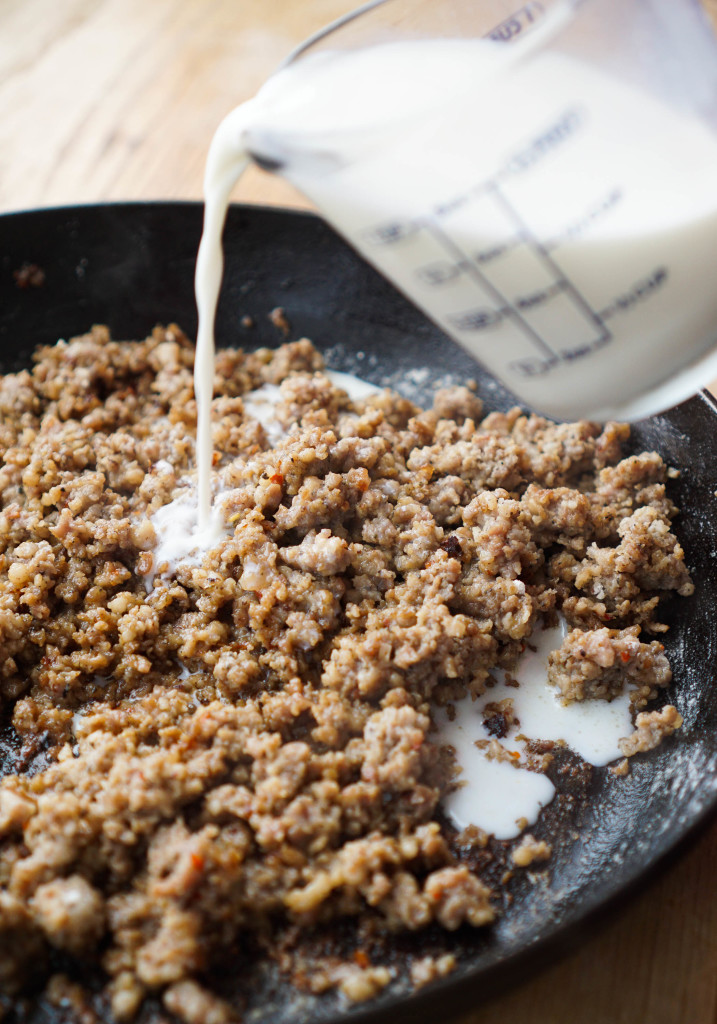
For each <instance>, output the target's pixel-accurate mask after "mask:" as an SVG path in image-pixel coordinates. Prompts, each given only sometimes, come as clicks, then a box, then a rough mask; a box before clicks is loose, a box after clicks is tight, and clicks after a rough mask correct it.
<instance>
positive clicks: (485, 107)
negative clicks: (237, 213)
mask: <svg viewBox="0 0 717 1024" xmlns="http://www.w3.org/2000/svg"><path fill="white" fill-rule="evenodd" d="M252 103H253V104H254V105H255V106H254V109H253V111H252V118H251V122H252V123H251V124H250V125H249V127H248V128H247V129H246V131H245V133H244V139H243V144H244V145H245V146H246V149H247V150H248V152H249V153H250V154H251V155H252V156H253V158H254V159H255V160H257V161H258V162H259V163H260V164H262V165H263V166H265V167H268V168H270V169H271V170H274V171H276V172H277V173H280V174H281V175H282V176H284V177H286V178H287V179H288V180H290V181H291V182H292V183H293V184H295V185H296V186H297V187H298V188H299V189H301V190H302V191H303V192H304V193H305V194H306V195H308V196H309V197H310V198H311V199H312V200H313V201H314V202H315V203H316V204H317V206H318V207H319V209H320V210H321V211H322V213H323V214H324V215H325V216H326V218H327V219H328V220H329V221H330V222H331V223H332V224H333V225H334V226H335V227H336V228H337V229H338V230H339V231H340V232H341V233H342V234H343V235H344V236H345V237H346V238H347V239H348V240H349V241H350V242H351V243H352V244H353V245H354V246H355V247H356V248H357V249H358V250H359V251H360V252H361V253H362V254H363V255H364V256H365V257H366V258H367V259H368V260H369V261H370V262H372V263H373V264H374V265H375V266H376V267H377V268H378V269H379V270H380V271H382V272H383V273H384V274H385V275H386V276H387V277H388V278H389V279H391V280H392V281H393V282H394V283H395V284H396V285H397V286H398V287H399V288H400V289H401V290H402V291H403V292H404V293H405V294H406V295H408V296H409V297H410V298H411V299H412V300H413V301H414V302H415V303H416V304H417V305H418V306H420V307H421V308H422V309H423V310H424V311H425V312H426V313H427V314H428V315H429V316H430V317H431V318H432V319H433V320H434V321H435V322H436V323H438V324H439V325H440V326H441V327H442V328H443V329H444V330H445V331H446V332H447V333H448V334H449V335H450V336H451V337H453V338H454V339H455V340H456V341H458V342H459V343H460V344H461V345H463V346H464V347H465V348H467V349H468V350H469V351H470V352H471V353H472V354H473V355H474V356H475V357H476V358H477V359H479V360H480V362H482V363H483V364H484V365H485V366H486V367H487V368H488V369H489V370H490V371H491V372H492V373H493V374H495V375H496V376H498V377H499V378H501V379H502V380H503V381H504V382H505V383H506V384H507V385H508V386H509V387H510V388H511V389H512V390H513V391H514V392H515V393H516V395H517V396H518V397H519V398H520V399H521V400H522V401H524V402H526V403H528V404H529V405H530V406H532V407H533V408H535V409H538V410H540V411H543V412H546V413H548V414H550V415H553V416H556V417H558V418H563V419H570V418H575V417H578V416H585V415H589V416H593V417H595V418H608V417H613V416H614V417H619V418H627V419H637V418H640V417H642V416H645V415H648V414H651V413H653V412H657V411H659V410H661V409H663V408H665V407H667V406H669V405H672V404H674V403H675V402H677V401H680V400H681V399H683V398H685V397H687V396H688V395H689V394H691V393H693V392H694V391H696V390H697V389H698V387H699V386H701V385H702V384H704V383H706V382H707V381H708V380H709V379H711V377H713V376H714V375H715V374H717V288H715V286H714V283H713V277H714V270H713V268H714V267H715V265H716V263H717V132H716V131H715V129H716V128H717V45H716V44H715V41H714V38H713V36H712V33H711V30H710V28H709V25H708V24H707V22H706V19H705V17H704V15H703V13H702V10H701V8H700V7H699V4H698V3H697V2H696V0H552V2H551V0H541V2H538V0H529V2H527V3H525V4H524V5H523V6H516V2H515V0H484V2H483V3H481V4H480V5H476V4H475V3H469V2H467V0H440V2H439V3H436V2H430V3H429V2H426V0H379V2H378V3H372V4H368V5H366V6H365V7H364V8H361V9H360V10H359V11H358V12H355V13H354V14H353V15H350V16H347V18H345V19H342V20H341V21H340V22H339V23H336V24H335V25H334V26H331V27H330V28H329V30H327V31H324V32H323V33H320V34H319V35H318V36H317V37H314V38H313V39H312V40H309V41H308V42H307V43H306V44H305V45H304V46H303V47H301V48H300V49H299V50H298V51H297V52H295V54H293V55H292V57H291V58H290V60H289V61H288V62H287V64H286V65H285V66H284V67H283V69H281V70H280V71H279V72H278V73H277V74H276V75H275V76H273V77H272V79H270V80H269V82H268V83H267V84H266V85H265V86H264V88H263V89H262V90H261V91H260V93H259V94H258V95H257V97H256V99H255V100H254V101H252Z"/></svg>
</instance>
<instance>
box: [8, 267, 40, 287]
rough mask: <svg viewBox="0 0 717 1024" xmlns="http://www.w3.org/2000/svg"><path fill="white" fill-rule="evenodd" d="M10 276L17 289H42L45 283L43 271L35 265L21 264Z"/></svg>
mask: <svg viewBox="0 0 717 1024" xmlns="http://www.w3.org/2000/svg"><path fill="white" fill-rule="evenodd" d="M12 276H13V277H14V278H15V284H16V285H17V287H18V288H42V286H43V284H44V283H45V271H44V270H43V269H42V267H39V266H38V265H37V263H23V265H22V266H21V267H18V269H17V270H13V272H12Z"/></svg>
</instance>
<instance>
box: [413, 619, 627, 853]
mask: <svg viewBox="0 0 717 1024" xmlns="http://www.w3.org/2000/svg"><path fill="white" fill-rule="evenodd" d="M565 633H566V629H565V628H564V627H563V626H562V625H561V626H558V627H556V628H552V629H545V630H543V629H541V628H540V627H539V626H538V628H536V630H535V631H534V633H533V635H532V636H531V637H530V641H529V642H530V644H531V646H532V647H534V648H535V650H531V649H530V648H528V649H527V650H526V652H525V654H524V655H523V657H522V658H521V660H520V662H519V663H518V666H517V668H516V669H515V671H514V672H513V676H514V678H515V679H517V680H518V681H519V682H520V684H521V685H520V686H519V687H518V688H516V687H514V686H509V685H508V684H507V683H506V682H505V681H504V680H503V679H502V677H499V680H500V681H499V682H498V684H497V685H496V686H494V687H492V688H490V689H488V690H487V691H486V693H484V694H483V695H482V696H481V697H479V698H478V699H477V700H472V699H471V698H470V697H466V698H464V699H463V700H461V701H457V702H456V703H455V704H454V707H455V710H456V715H455V718H454V720H453V721H450V720H449V718H448V715H447V714H446V712H445V711H443V710H441V711H440V712H439V713H438V714H437V715H436V720H437V725H438V734H437V735H436V734H435V733H434V735H433V739H434V740H436V741H437V742H442V743H446V744H450V745H451V746H453V747H454V748H455V751H456V759H457V761H458V764H459V765H460V766H461V768H462V774H461V775H460V776H459V778H460V780H461V781H462V782H464V785H462V786H461V787H460V788H458V789H457V790H455V791H454V792H453V793H451V794H450V795H449V796H448V797H447V798H446V800H445V801H444V808H445V810H446V812H447V814H448V816H449V817H450V818H451V820H452V821H453V823H454V824H455V825H456V827H458V828H465V827H466V826H467V825H476V826H477V827H479V828H482V829H484V830H485V831H486V832H491V833H493V834H494V835H495V836H496V837H497V838H498V839H511V838H513V837H514V836H517V835H518V834H519V833H520V831H521V828H520V827H519V825H518V824H517V822H518V820H519V819H521V818H525V819H527V821H528V823H529V824H532V823H533V822H534V821H535V820H536V819H537V817H538V814H539V813H540V809H541V808H542V807H544V806H545V805H546V804H548V803H550V801H551V800H552V799H553V796H554V795H555V787H554V786H553V784H552V782H550V780H549V779H548V778H546V777H545V775H541V774H539V773H537V772H532V771H528V769H527V768H523V767H514V766H513V765H512V764H509V763H507V762H505V761H497V760H492V759H489V758H488V757H487V756H486V754H485V753H484V751H483V750H482V749H480V748H478V747H476V745H475V741H476V740H490V739H491V738H493V737H491V734H490V732H489V731H488V729H487V728H486V726H485V725H484V723H483V709H484V708H485V706H486V704H492V703H497V702H499V701H502V700H505V699H506V698H510V699H511V700H512V701H513V704H514V710H515V715H516V717H517V719H518V722H519V723H520V724H519V725H514V726H513V727H512V728H510V730H509V731H508V733H507V734H506V736H505V737H504V738H503V739H502V740H501V742H502V744H503V746H504V747H506V748H507V749H508V750H510V751H512V752H514V753H520V754H521V758H522V760H524V757H522V752H523V743H522V742H521V741H519V740H517V739H516V737H517V736H518V735H519V734H520V735H524V736H527V737H528V738H529V739H533V740H564V741H565V743H567V745H568V746H569V747H570V749H571V750H573V751H574V752H575V753H576V754H579V755H580V757H582V758H583V759H584V760H585V761H587V762H589V763H590V764H593V765H606V764H609V762H610V761H614V760H615V759H616V758H618V757H620V756H621V754H620V749H619V747H618V740H619V739H621V738H622V737H624V736H629V735H630V733H631V732H632V728H633V726H632V719H631V716H630V695H629V693H627V692H626V693H624V694H622V695H621V696H620V697H617V698H615V700H613V701H611V702H610V703H608V702H607V701H604V700H585V701H580V702H578V701H576V702H574V703H572V704H569V705H567V706H563V705H562V704H560V703H559V702H558V699H557V697H556V696H555V692H554V690H553V688H552V687H549V686H548V685H547V683H546V677H547V663H548V655H549V653H550V652H551V651H552V650H554V649H555V648H556V647H559V646H560V643H561V642H562V640H563V638H564V636H565ZM516 760H517V759H516Z"/></svg>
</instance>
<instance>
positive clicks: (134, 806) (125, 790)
mask: <svg viewBox="0 0 717 1024" xmlns="http://www.w3.org/2000/svg"><path fill="white" fill-rule="evenodd" d="M193 358H194V350H193V347H192V345H191V344H190V342H189V341H188V340H187V338H186V337H185V336H184V335H183V334H182V332H181V331H180V330H179V328H177V327H174V326H172V327H170V328H167V329H163V328H157V329H156V330H155V331H154V332H153V334H152V336H151V337H150V338H148V339H147V340H146V341H142V342H122V343H118V342H114V341H112V340H111V339H110V337H109V335H108V332H107V330H106V329H105V328H101V327H97V328H94V329H93V331H92V332H91V333H90V334H88V335H86V336H84V337H80V338H76V339H73V340H71V341H70V342H68V343H65V342H61V343H58V344H57V345H56V346H54V347H52V348H45V349H42V350H41V351H40V352H39V353H38V354H37V357H36V360H35V364H34V368H33V369H32V371H29V372H21V373H18V374H14V375H7V376H5V377H4V378H2V379H1V381H0V410H1V420H2V424H1V427H0V440H1V444H2V455H3V463H2V467H1V468H0V478H1V479H0V488H1V490H2V513H1V514H0V521H1V523H2V530H1V534H0V536H1V544H2V548H1V552H2V553H1V554H0V559H1V562H0V581H1V582H0V700H1V702H2V715H3V723H4V725H3V727H4V730H5V732H4V733H3V736H5V737H6V739H7V745H6V746H7V749H8V750H9V751H12V749H14V750H15V753H14V754H13V753H9V754H8V755H7V756H8V759H9V760H8V763H7V764H6V766H5V777H4V778H3V779H2V782H0V990H1V991H3V992H5V993H6V994H8V993H9V994H10V995H12V994H13V993H18V992H19V991H21V990H22V988H23V986H24V985H26V984H32V985H35V986H36V985H37V984H38V983H39V985H40V987H42V986H43V985H44V986H46V988H45V992H46V997H47V998H48V999H49V1000H50V1001H51V1002H52V1001H53V1000H54V1001H57V1000H59V1001H60V1002H62V1000H64V1001H65V1002H64V1004H63V1005H66V1006H74V1005H75V1003H76V1002H77V1000H79V1001H80V1003H81V998H82V990H81V986H80V987H79V988H78V985H77V983H75V982H72V981H70V980H69V978H68V977H67V976H66V975H65V974H63V973H61V972H60V973H58V971H57V970H56V969H55V968H53V967H52V964H53V963H55V962H56V956H57V951H60V953H61V954H62V955H63V956H64V957H65V960H64V961H63V962H64V963H68V962H72V958H75V959H76V960H78V961H83V962H88V961H89V962H98V963H99V965H100V966H101V969H102V970H103V971H104V976H105V979H106V992H107V994H108V998H109V1000H110V1004H111V1013H112V1015H113V1017H114V1019H115V1020H117V1021H129V1020H131V1019H132V1018H133V1017H134V1016H135V1015H136V1013H137V1011H138V1009H139V1008H140V1006H141V1004H142V1002H143V1000H144V999H145V997H146V996H147V995H151V994H153V995H155V996H157V997H159V998H160V999H162V1000H163V1002H164V1005H165V1007H166V1010H167V1011H168V1012H170V1013H172V1014H175V1015H177V1016H179V1017H180V1018H182V1019H183V1020H184V1021H186V1022H189V1024H194V1022H197V1024H209V1022H218V1024H222V1022H224V1021H230V1020H233V1019H235V1011H234V1010H232V1009H230V1008H229V1006H228V1005H227V1004H226V1003H225V1002H223V1001H222V999H221V998H220V997H219V996H218V995H217V993H216V992H214V991H212V990H211V987H209V986H208V984H207V983H206V981H205V979H206V977H207V973H208V971H209V970H210V969H211V967H212V964H213V963H214V962H215V960H216V958H217V957H218V956H219V955H220V954H221V952H222V951H223V950H226V949H227V948H229V947H231V945H232V943H234V942H235V941H236V940H237V938H238V937H240V936H242V935H247V934H254V935H257V936H259V935H263V936H266V935H267V934H271V932H272V929H273V928H275V927H276V926H277V923H279V922H281V923H282V924H283V925H286V924H287V923H289V924H293V925H294V926H296V927H297V928H299V929H302V928H308V927H309V926H312V925H316V924H317V923H319V924H320V923H323V922H331V921H336V920H339V919H346V918H357V917H358V918H363V917H366V918H371V920H373V921H374V922H378V923H379V926H380V927H381V928H383V929H384V930H386V931H389V932H396V931H402V930H404V931H405V930H409V931H415V930H419V929H423V928H425V927H426V926H427V925H429V924H430V923H431V922H434V923H437V924H438V925H440V926H442V927H443V928H445V929H456V928H458V927H459V926H461V925H463V924H468V925H470V926H474V927H480V926H484V925H487V924H489V923H490V922H491V921H492V920H493V918H494V915H495V909H494V903H493V902H492V900H491V891H490V890H489V888H488V886H487V884H486V883H485V881H484V880H483V879H482V878H481V877H479V875H478V873H477V872H476V871H475V870H473V869H472V868H471V867H470V866H469V865H468V864H467V863H466V862H465V861H464V860H462V859H461V856H460V853H459V852H458V851H459V849H460V847H459V844H456V843H455V842H454V841H453V837H452V836H451V834H450V828H449V827H448V826H447V825H446V824H445V822H443V823H442V819H441V815H440V808H439V804H440V800H441V797H442V796H443V795H444V794H445V793H446V792H447V791H448V790H449V788H450V787H451V786H453V785H454V784H455V783H454V774H455V765H454V763H453V760H452V756H451V753H450V751H448V750H445V749H442V750H438V749H437V748H436V744H435V742H434V738H432V734H431V713H432V708H433V707H435V706H436V705H437V704H444V705H445V704H447V703H449V702H452V701H453V700H456V699H458V698H460V697H462V696H464V695H465V694H466V693H468V692H470V693H473V694H480V693H482V692H483V691H484V690H485V688H486V685H488V684H489V683H490V673H491V671H492V670H494V669H496V668H497V667H502V668H507V669H511V668H512V667H514V666H515V663H516V661H517V658H518V657H519V654H520V652H521V651H522V650H523V649H524V646H525V644H526V642H527V641H528V640H529V638H530V635H531V632H532V631H533V629H534V628H536V625H537V624H538V623H539V621H541V619H543V620H544V619H546V618H547V619H549V618H550V617H551V616H554V615H555V614H556V612H557V611H561V612H562V614H563V615H564V616H565V618H566V619H567V621H568V623H569V624H570V626H571V627H572V628H573V631H572V632H571V633H570V634H569V636H568V637H567V639H566V641H565V644H564V645H563V647H562V649H561V650H560V651H559V652H556V653H555V654H554V656H553V658H552V663H551V670H550V671H551V680H552V682H553V683H554V684H555V685H556V686H557V687H558V689H559V691H560V692H561V694H562V697H563V699H565V700H585V699H595V698H599V697H603V698H608V699H609V698H611V697H612V696H613V695H614V694H616V693H618V692H620V691H621V690H622V688H623V687H624V685H625V684H626V682H627V683H631V684H633V685H634V686H635V691H634V693H635V696H634V698H633V699H634V703H635V707H636V710H637V708H638V707H643V706H644V705H645V703H646V701H647V700H648V699H649V698H651V697H652V696H654V695H655V693H656V691H657V689H658V688H660V687H663V686H664V685H666V683H667V682H668V681H669V678H670V670H669V665H668V663H667V660H666V658H665V656H664V653H663V649H662V645H661V644H659V643H658V642H656V641H654V640H653V641H648V642H643V641H642V640H640V639H638V636H639V634H640V632H641V631H644V632H645V633H646V634H655V633H660V632H662V631H663V630H664V628H665V627H664V626H663V625H661V624H660V621H659V618H658V617H657V614H658V609H657V605H658V602H659V600H660V597H661V595H662V594H663V593H664V592H665V591H670V590H676V591H677V592H678V593H680V594H682V595H687V594H689V593H690V592H691V589H692V585H691V583H690V578H689V574H688V572H687V569H686V568H685V564H684V555H683V551H682V548H681V547H680V544H679V542H678V541H677V539H676V538H675V536H674V534H673V532H672V528H671V521H672V519H673V517H674V516H675V514H676V509H675V507H674V505H673V504H672V502H671V501H670V499H669V497H668V496H667V494H666V488H665V484H666V479H667V476H668V471H667V469H666V467H665V465H664V464H663V461H662V459H661V458H660V456H659V455H658V454H656V453H654V452H652V453H644V454H641V455H631V456H629V457H627V458H623V457H622V445H623V443H624V442H625V441H626V440H627V438H628V434H629V431H628V428H627V427H626V426H623V425H619V424H615V423H610V424H607V426H605V427H604V428H601V427H599V426H597V425H595V424H592V423H587V422H581V423H573V424H560V425H555V424H553V423H550V422H548V421H546V420H544V419H542V418H540V417H538V416H534V415H532V416H527V415H524V414H523V413H521V412H520V411H519V410H517V409H516V410H513V411H511V412H509V413H506V414H503V413H495V412H494V413H490V414H488V415H487V416H484V415H483V410H482V407H481V402H480V400H479V399H478V398H477V397H476V396H475V395H474V394H473V393H472V392H471V391H470V390H468V389H466V388H463V387H456V388H451V389H449V390H444V391H441V392H439V393H438V394H437V395H436V398H435V401H434V405H433V408H432V409H430V410H428V411H423V410H421V409H419V408H417V407H416V406H414V405H413V404H412V403H411V402H409V401H407V400H406V399H404V398H402V397H400V396H399V395H397V394H396V393H393V392H391V391H384V392H382V393H381V394H379V395H376V396H373V397H371V398H369V399H367V400H364V401H361V402H358V403H353V402H352V401H350V400H349V398H348V396H347V395H346V394H345V393H344V392H343V391H341V390H340V389H339V388H337V387H335V386H334V385H333V384H332V383H331V382H330V381H329V379H328V378H327V377H325V376H324V375H322V373H321V369H322V365H323V363H322V358H321V356H320V355H319V354H318V352H317V351H316V350H315V349H314V348H313V347H312V346H311V344H310V343H309V342H308V341H299V342H295V343H292V344H287V345H283V346H282V347H281V348H279V349H278V350H276V351H269V350H260V351H258V352H254V353H251V354H245V353H243V352H241V351H232V350H227V351H222V352H220V353H219V354H218V358H217V373H216V382H215V396H216V397H215V399H214V408H213V415H214V424H215V427H214V444H215V450H216V453H217V468H218V469H219V471H220V472H221V473H222V474H223V485H224V487H225V489H226V491H227V494H226V496H225V499H224V512H225V517H226V519H227V522H228V529H227V531H226V535H225V537H224V538H223V539H222V540H221V542H220V543H219V544H218V546H216V547H215V548H214V549H213V550H211V551H210V552H209V553H208V554H207V556H206V557H205V558H204V560H203V561H202V563H201V564H198V565H195V564H189V563H185V564H180V565H179V566H178V567H177V568H176V570H175V571H174V572H167V571H163V567H162V566H159V565H155V564H154V558H153V554H152V552H153V549H154V547H155V545H156V536H155V530H154V527H153V524H152V522H151V521H150V518H149V517H150V515H151V514H152V513H153V512H155V511H156V510H157V509H158V508H160V507H161V506H163V505H166V504H167V503H168V502H169V501H170V500H172V499H173V498H174V497H175V496H177V495H178V494H180V493H182V492H184V491H186V490H187V487H188V482H187V479H186V475H187V474H188V473H190V471H191V470H192V467H193V459H194V441H193V436H194V430H195V419H196V408H195V403H194V398H193V390H192V365H193ZM265 383H271V384H275V385H279V386H280V389H281V401H280V403H279V405H278V407H277V417H278V419H279V421H280V422H281V423H282V425H283V426H284V428H285V429H286V436H285V438H284V439H282V440H280V441H279V442H278V443H277V444H276V445H275V446H274V447H272V446H271V445H270V444H269V442H268V440H267V437H266V435H265V432H264V429H263V427H262V426H261V425H260V424H259V423H258V422H257V421H256V420H254V419H252V418H251V417H250V416H248V415H245V414H244V410H243V406H242V397H241V396H242V394H245V393H246V392H248V391H251V390H253V389H255V388H257V387H259V386H261V385H262V384H265ZM164 568H165V569H166V567H164ZM673 712H674V709H669V708H668V709H665V710H663V711H662V712H659V713H649V712H647V713H643V714H640V715H638V717H637V730H636V733H635V735H634V736H633V737H631V738H630V739H626V740H625V743H624V746H623V750H624V753H625V754H632V753H634V752H636V751H638V750H644V749H648V748H649V747H651V746H653V745H654V744H655V743H656V742H657V741H659V738H660V736H661V735H662V734H666V733H669V732H670V731H672V730H673V729H674V728H676V727H677V726H678V725H679V721H678V719H679V716H678V715H677V713H676V712H674V713H673ZM486 714H487V716H488V718H487V721H488V722H489V723H490V724H489V728H490V730H491V733H492V735H493V736H494V737H495V739H493V740H491V743H494V744H495V745H496V747H497V748H499V747H500V742H499V740H500V737H501V736H502V735H504V734H505V730H506V729H507V728H508V726H509V724H510V723H511V721H512V718H513V712H512V702H510V701H504V702H501V704H500V705H498V704H496V705H492V706H490V708H489V709H487V711H486ZM8 737H9V738H8ZM11 740H12V741H13V742H15V743H16V747H15V748H13V747H12V743H11ZM476 799H480V794H477V795H476ZM474 831H475V830H474ZM476 834H477V833H476ZM549 854H550V847H549V846H548V845H547V844H546V843H545V842H543V841H536V840H535V839H533V837H532V836H526V837H525V838H524V840H523V841H522V843H521V845H519V846H518V847H517V849H516V853H515V856H514V858H513V860H514V862H515V863H516V864H528V863H530V862H531V861H534V860H539V859H542V858H545V857H547V856H549ZM506 877H507V876H506ZM454 963H455V958H454V957H453V956H452V955H450V954H447V955H445V956H443V957H435V958H433V957H431V956H427V957H424V958H423V959H420V960H416V961H414V963H413V965H412V967H411V973H412V977H413V981H414V982H415V984H417V985H420V984H424V983H426V982H427V981H430V980H431V979H432V978H434V977H439V976H441V975H442V974H445V973H447V972H448V971H450V970H451V969H452V967H453V965H454ZM288 969H289V971H291V968H290V967H289V968H288ZM302 972H303V974H302V977H303V983H304V984H305V986H306V987H308V988H309V989H310V990H311V991H319V990H320V989H321V988H329V987H339V988H340V989H341V991H343V992H344V993H345V995H346V996H347V997H348V998H350V999H354V1000H359V999H366V998H369V997H371V996H373V995H375V994H376V993H377V992H378V991H380V990H381V989H382V988H383V987H384V986H385V985H386V984H388V983H389V982H390V981H391V979H392V977H393V976H394V973H395V968H393V967H387V966H385V965H381V964H376V963H372V962H371V961H370V960H369V958H368V957H367V956H366V955H365V954H364V953H361V951H360V950H359V951H356V953H355V955H354V956H353V958H352V959H351V960H347V961H343V962H335V963H333V965H332V966H330V967H327V966H326V963H324V964H318V963H317V964H316V965H315V967H314V968H313V973H312V968H311V966H310V965H309V966H307V965H306V964H304V966H303V967H302ZM297 978H298V974H297V975H296V977H295V980H296V979H297ZM297 983H298V982H297ZM73 1000H74V1001H75V1002H73ZM78 1005H79V1003H78ZM78 1012H79V1011H78Z"/></svg>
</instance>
